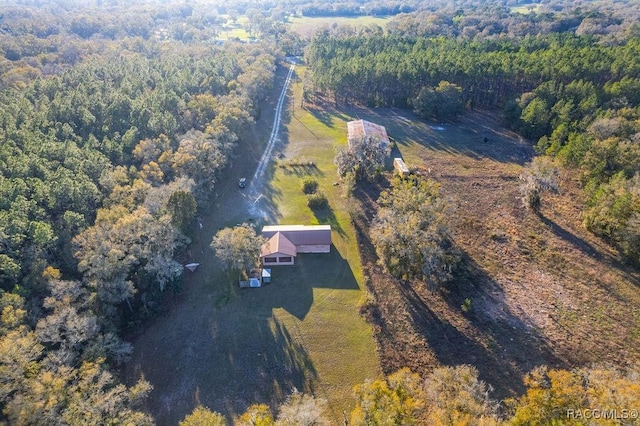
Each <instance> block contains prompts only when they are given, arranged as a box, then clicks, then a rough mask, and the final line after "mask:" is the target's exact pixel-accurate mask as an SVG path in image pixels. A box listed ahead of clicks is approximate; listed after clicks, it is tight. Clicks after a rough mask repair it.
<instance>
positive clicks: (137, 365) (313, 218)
mask: <svg viewBox="0 0 640 426" xmlns="http://www.w3.org/2000/svg"><path fill="white" fill-rule="evenodd" d="M286 71H287V70H286V69H284V68H283V69H282V70H281V72H280V73H279V74H280V77H279V83H278V84H276V89H275V90H274V93H273V94H272V95H271V102H270V103H267V104H265V105H264V106H263V114H262V118H261V120H260V122H259V123H257V126H256V135H255V142H254V143H253V144H250V146H247V147H245V148H244V150H243V152H240V153H239V154H238V156H237V157H236V158H235V159H234V164H233V167H232V168H231V169H230V170H228V171H227V173H226V175H225V177H224V180H223V181H222V182H221V183H220V185H219V188H218V189H219V191H218V198H217V199H216V200H215V202H213V203H212V206H211V208H210V210H209V211H208V213H207V215H206V216H205V217H203V228H202V229H200V230H198V235H197V238H196V241H195V242H194V243H193V245H192V249H191V257H190V258H189V259H188V260H189V261H195V262H200V263H201V266H200V267H199V268H198V270H197V271H196V272H195V273H194V274H189V275H187V276H186V280H185V284H184V290H183V292H182V293H181V294H179V295H177V296H176V298H175V300H174V302H173V306H171V308H170V309H169V310H168V311H167V312H166V314H165V315H164V316H162V317H160V318H158V319H156V320H154V321H153V323H151V324H149V326H148V328H147V329H146V330H144V332H143V333H141V334H140V335H139V336H137V337H136V338H135V339H133V344H134V347H135V352H134V355H133V358H132V360H131V361H130V362H129V363H128V364H127V368H126V371H125V376H126V379H127V381H128V382H133V381H135V380H136V379H137V378H138V377H140V376H141V375H144V377H145V378H146V379H147V380H149V381H150V382H151V383H152V384H153V386H154V390H153V392H152V394H151V397H150V399H149V401H148V403H147V410H148V411H149V412H150V413H152V414H153V415H154V416H155V418H156V420H157V421H158V423H159V424H176V423H177V422H178V421H180V420H182V419H183V418H184V416H185V414H187V413H189V412H191V410H193V408H194V407H195V406H196V405H197V404H203V405H205V406H207V407H209V408H210V409H212V410H215V411H219V412H222V413H224V414H226V415H228V416H229V417H233V416H234V415H238V414H241V413H242V412H243V411H244V410H246V408H247V407H248V406H249V405H251V404H254V403H266V404H269V405H271V406H272V407H275V406H277V405H278V404H279V403H281V402H282V401H283V400H284V399H285V398H286V396H287V395H288V394H289V393H290V392H291V391H292V389H293V388H296V389H298V390H300V391H303V392H312V393H313V394H315V395H316V396H318V397H322V398H326V399H327V400H328V402H329V409H330V415H331V416H332V417H333V419H334V420H335V421H336V422H338V421H340V420H341V419H342V413H343V411H345V410H346V411H347V412H348V411H349V410H350V409H351V407H352V404H353V395H352V387H353V385H355V384H357V383H360V382H363V381H364V380H366V379H367V378H375V377H376V376H377V375H378V374H379V373H380V367H379V362H378V357H377V354H376V349H375V343H374V338H373V330H372V328H371V326H370V325H369V324H367V323H366V322H365V320H364V319H363V318H362V317H361V316H359V314H358V304H359V302H360V300H361V298H362V294H363V293H362V290H361V289H362V287H363V272H362V268H361V267H360V266H359V265H360V262H359V256H358V251H357V242H356V241H357V240H356V237H355V232H354V229H353V227H352V225H351V224H350V221H349V218H348V215H347V214H346V213H345V209H344V207H343V204H342V203H343V200H342V199H341V198H340V196H339V190H340V189H339V188H336V187H334V186H333V182H334V181H335V176H336V171H335V166H334V165H333V146H334V144H336V143H345V136H344V125H331V124H330V123H325V122H322V121H320V120H318V119H317V118H316V117H314V116H312V115H311V114H309V113H306V112H305V113H303V112H302V111H299V110H297V109H296V111H295V113H294V112H293V111H291V112H290V113H285V114H284V115H283V117H282V120H283V121H282V126H283V130H282V136H281V138H280V141H279V142H278V144H277V145H276V148H275V150H274V157H276V156H278V155H279V154H284V157H283V158H282V159H281V160H279V161H280V162H283V163H284V162H286V163H287V164H290V165H288V166H287V167H285V168H282V167H278V166H276V165H275V162H276V161H277V159H276V158H274V162H272V164H271V167H269V168H268V169H267V172H266V174H265V177H264V181H262V182H250V187H251V191H242V190H240V189H238V187H237V182H238V178H240V177H241V176H245V177H250V176H252V175H253V171H254V169H255V166H256V164H257V163H258V160H259V158H260V155H261V153H262V149H263V148H264V143H265V142H266V140H267V139H268V135H269V133H270V131H271V122H272V121H273V108H274V106H275V100H276V99H277V98H278V95H279V88H280V87H282V86H281V84H282V81H283V80H284V76H285V75H286ZM299 90H300V89H299V87H298V86H297V85H296V87H295V92H294V93H295V96H297V97H299ZM290 97H291V100H290V101H289V104H288V105H289V108H290V109H291V108H293V107H294V105H295V103H294V102H293V95H290ZM298 102H299V101H298ZM298 105H299V103H298ZM298 105H296V107H297V106H298ZM341 126H342V127H341ZM310 132H311V133H310ZM303 156H304V157H305V158H306V159H307V160H312V161H313V162H314V166H312V167H308V166H307V167H300V166H294V165H293V163H294V162H295V161H294V160H295V159H299V158H301V157H303ZM289 160H290V161H289ZM307 175H312V176H314V177H315V178H316V179H317V180H318V182H319V184H320V188H321V190H323V191H324V192H325V194H326V195H327V197H328V198H329V200H330V206H331V208H330V209H327V210H325V211H323V212H320V213H318V214H314V213H313V212H312V211H311V210H309V208H308V207H306V199H305V198H304V196H303V194H302V191H301V179H302V177H304V176H307ZM247 189H249V188H247ZM254 190H255V191H256V193H257V194H258V195H257V196H256V197H255V198H253V195H252V194H253V193H254V192H253V191H254ZM256 200H257V201H256ZM244 221H252V222H254V223H256V224H257V225H258V227H261V225H262V223H271V224H273V223H306V224H310V223H331V224H332V226H333V228H334V230H335V232H334V233H333V243H334V246H333V247H332V252H331V254H329V255H301V256H299V258H298V259H297V261H296V263H297V265H296V266H295V267H280V268H273V284H271V285H269V286H266V287H264V288H261V289H248V290H240V289H239V288H238V287H237V284H234V283H232V282H231V280H230V279H229V277H227V276H226V275H225V274H224V273H223V272H222V269H221V267H220V265H219V264H218V262H217V261H216V259H215V258H214V257H213V254H212V253H211V252H210V250H209V248H208V244H209V242H210V241H211V238H212V236H213V235H214V234H215V232H217V230H218V229H220V228H222V227H225V226H232V225H235V224H238V223H242V222H244Z"/></svg>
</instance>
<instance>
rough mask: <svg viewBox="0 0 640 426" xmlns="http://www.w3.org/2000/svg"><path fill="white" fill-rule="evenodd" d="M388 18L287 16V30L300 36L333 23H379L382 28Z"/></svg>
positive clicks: (364, 24)
mask: <svg viewBox="0 0 640 426" xmlns="http://www.w3.org/2000/svg"><path fill="white" fill-rule="evenodd" d="M388 20H389V18H387V17H377V16H358V17H353V18H350V17H317V18H316V17H308V16H296V17H293V18H289V30H290V31H293V32H296V33H298V34H300V35H301V36H304V37H308V36H312V35H313V34H314V33H315V32H316V31H318V30H319V29H322V28H324V27H330V26H331V25H333V24H337V25H351V26H354V27H365V26H368V25H379V26H381V27H382V28H384V27H385V26H386V25H387V22H388Z"/></svg>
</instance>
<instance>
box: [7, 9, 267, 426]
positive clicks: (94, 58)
mask: <svg viewBox="0 0 640 426" xmlns="http://www.w3.org/2000/svg"><path fill="white" fill-rule="evenodd" d="M47 7H49V8H50V7H51V5H50V6H47ZM50 12H51V11H50V10H47V9H46V8H44V9H38V8H20V7H16V8H6V10H3V11H2V21H1V23H2V35H1V37H2V47H3V48H2V51H3V59H2V65H1V67H2V75H1V77H0V80H1V81H2V87H3V90H2V91H1V92H0V98H1V101H0V105H2V107H1V108H0V116H1V118H0V122H1V123H2V125H1V130H0V288H1V289H2V290H1V291H2V296H1V300H2V330H1V332H0V335H1V339H2V341H1V344H0V348H1V349H0V360H1V361H0V365H1V367H0V370H1V373H0V374H1V376H2V379H1V382H2V393H1V397H0V400H1V404H2V409H3V413H4V415H5V416H6V419H7V420H9V421H10V422H12V423H17V424H55V423H60V422H62V423H66V424H76V423H78V422H79V421H80V418H82V422H88V423H93V424H99V423H102V422H104V421H106V420H107V419H109V421H110V422H115V423H134V424H145V423H150V422H151V418H150V417H148V415H146V414H142V413H140V412H137V411H135V406H136V404H137V403H138V402H139V401H140V399H141V398H143V397H144V395H146V393H147V392H148V391H149V385H148V384H147V383H146V382H144V381H141V382H140V383H139V384H138V385H137V386H135V387H133V388H129V389H126V388H124V387H123V386H122V385H119V384H118V383H117V380H116V379H115V378H114V376H113V374H112V373H110V371H109V370H110V366H113V365H117V364H119V363H121V362H122V361H123V360H125V359H126V358H127V355H128V354H129V353H130V350H131V346H130V345H129V344H128V343H126V342H124V341H122V340H121V337H120V336H121V335H122V333H123V332H124V331H126V330H128V329H131V328H132V327H135V326H136V324H138V323H140V321H143V320H145V319H146V318H149V317H151V316H153V315H154V314H155V312H157V309H158V307H159V305H160V303H161V300H162V297H163V293H164V292H166V291H168V290H169V289H173V290H176V291H177V290H178V289H179V287H180V282H181V274H182V265H181V264H180V263H178V261H177V260H176V259H178V258H179V257H180V255H181V253H182V252H183V251H184V250H185V248H186V247H187V245H188V243H189V239H190V238H189V235H190V232H191V231H190V229H191V227H192V222H193V220H194V218H195V216H196V214H197V211H198V206H202V205H206V202H207V200H208V199H209V197H210V196H211V195H212V191H213V189H214V188H215V185H216V180H217V178H218V176H219V174H220V172H221V170H222V169H224V167H225V166H227V165H228V164H230V163H231V162H232V161H233V153H234V147H235V146H236V145H237V144H239V143H242V141H243V138H244V137H245V134H246V132H247V131H248V129H249V125H250V123H251V122H252V121H253V120H254V119H255V118H256V117H258V116H259V115H260V111H259V108H258V106H257V105H258V102H259V101H260V100H261V99H263V98H264V96H265V93H266V91H268V90H270V88H271V87H272V85H273V77H274V71H275V51H274V48H273V46H272V44H270V42H268V41H265V42H263V43H262V44H250V45H248V44H239V43H228V44H226V45H224V46H215V45H213V44H212V43H199V42H195V41H191V42H189V43H186V44H185V42H184V41H183V40H180V39H179V37H176V38H174V39H173V40H167V39H164V40H162V39H161V37H160V36H161V35H162V34H161V33H158V34H159V35H158V34H156V35H157V36H153V35H152V34H151V31H154V27H153V25H152V24H153V19H154V16H153V15H152V13H151V12H150V11H149V12H147V13H146V14H144V15H142V16H140V15H138V14H137V13H135V11H128V10H125V14H124V15H125V16H121V15H120V14H119V13H118V10H117V8H116V10H113V11H112V12H111V13H109V12H108V11H106V10H103V11H102V12H101V13H102V17H101V18H98V17H97V16H96V15H92V14H82V13H76V12H74V11H73V9H72V8H71V4H69V5H67V7H66V8H65V7H64V6H63V11H61V12H60V13H57V14H55V13H50ZM154 13H156V14H158V15H156V16H155V19H160V18H159V17H158V16H161V17H162V19H163V20H164V22H167V20H168V21H171V19H172V17H184V16H185V13H187V12H186V11H185V10H184V9H180V8H179V7H178V6H175V8H173V6H167V7H166V9H165V11H164V13H165V15H164V16H163V15H162V13H163V12H162V10H157V11H156V12H154ZM174 13H175V14H174ZM190 13H191V11H189V14H190ZM145 23H151V24H149V25H148V26H145ZM194 25H195V24H194ZM182 38H184V35H183V37H182Z"/></svg>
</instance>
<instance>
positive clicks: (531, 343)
mask: <svg viewBox="0 0 640 426" xmlns="http://www.w3.org/2000/svg"><path fill="white" fill-rule="evenodd" d="M408 292H409V293H411V291H408ZM441 294H442V299H443V300H444V301H445V302H446V303H447V304H448V305H449V308H450V312H456V311H457V312H459V316H458V318H457V320H456V322H458V323H459V324H460V325H461V328H463V329H464V330H466V335H468V336H470V337H472V341H471V342H469V341H465V338H463V337H461V336H458V335H457V334H456V333H453V334H452V335H449V336H448V337H447V339H445V341H444V342H442V343H443V344H441V345H434V349H435V350H436V353H437V354H438V357H439V358H440V359H441V361H442V362H443V363H444V364H447V365H455V364H472V365H474V366H476V367H477V368H478V371H479V373H480V378H481V379H482V380H484V381H486V382H487V383H489V384H491V385H492V386H493V388H494V390H495V394H494V396H495V397H498V398H505V397H510V396H514V395H517V394H521V393H522V392H524V390H525V388H524V385H523V383H522V377H523V376H524V374H526V373H528V372H529V371H531V370H532V369H533V368H535V367H536V366H539V365H548V366H550V367H552V368H567V367H568V366H567V365H566V363H565V361H563V360H562V359H560V358H559V357H558V356H556V354H555V353H554V350H553V348H552V347H550V346H549V344H548V343H547V341H546V340H545V339H544V338H543V337H542V335H541V334H540V333H539V331H538V330H537V329H536V327H535V326H534V324H533V321H529V319H528V318H527V317H526V316H525V315H524V314H523V313H521V312H513V311H512V309H511V308H509V306H507V303H505V300H504V299H505V298H504V291H503V289H502V287H501V286H500V285H499V284H498V283H497V282H496V281H495V280H493V279H492V278H491V277H490V276H488V275H487V274H486V273H485V272H484V271H483V270H482V268H480V267H479V266H478V265H477V264H476V263H475V261H474V260H473V259H472V258H471V257H470V256H468V255H467V254H466V253H464V252H463V254H462V256H461V263H460V265H459V268H458V270H457V272H456V274H455V277H454V280H452V282H451V283H449V284H447V285H446V286H445V288H444V289H443V291H442V292H441ZM410 296H411V297H407V299H408V300H412V304H416V305H417V306H419V307H420V308H421V309H428V306H426V305H425V304H424V303H423V301H424V297H421V295H418V294H415V295H410ZM465 299H469V300H470V301H471V310H470V311H469V312H468V313H466V314H464V313H463V312H462V309H461V305H462V304H463V303H464V301H465ZM446 331H447V329H445V332H446ZM425 332H427V333H431V335H432V337H435V338H437V335H434V334H433V331H432V330H426V329H425ZM458 339H459V340H460V341H459V342H458ZM467 340H468V339H467Z"/></svg>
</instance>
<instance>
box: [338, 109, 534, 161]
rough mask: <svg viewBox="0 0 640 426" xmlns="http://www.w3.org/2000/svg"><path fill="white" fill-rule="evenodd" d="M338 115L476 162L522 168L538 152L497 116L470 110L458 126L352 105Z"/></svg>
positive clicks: (399, 140) (399, 141) (400, 141)
mask: <svg viewBox="0 0 640 426" xmlns="http://www.w3.org/2000/svg"><path fill="white" fill-rule="evenodd" d="M338 112H342V113H344V114H347V115H349V116H351V117H354V119H365V120H369V121H372V122H374V123H377V124H380V125H383V126H385V127H386V129H387V133H388V134H389V136H390V137H391V138H393V139H394V140H395V141H396V144H397V145H399V146H404V145H408V144H411V143H417V144H421V145H423V146H425V147H427V148H429V149H433V150H438V151H444V152H447V153H450V154H462V155H465V156H468V157H470V158H473V159H476V160H479V159H481V158H485V157H486V158H489V159H493V160H495V161H499V162H501V163H516V164H520V165H523V164H524V163H526V162H528V161H531V158H532V157H533V153H534V151H533V148H532V146H531V144H530V143H528V142H526V141H524V140H522V139H520V138H519V137H518V135H516V134H515V133H513V132H511V131H509V130H507V129H504V128H503V127H502V125H501V124H500V123H499V122H498V121H497V120H496V118H495V116H494V115H492V114H490V113H487V112H482V111H468V112H466V113H465V114H463V115H462V116H461V117H460V119H459V120H458V121H456V122H454V123H435V122H428V121H425V120H424V119H422V118H420V117H418V116H417V115H416V114H415V113H413V112H412V111H410V110H404V109H398V108H375V109H372V108H364V107H358V106H353V105H351V106H343V107H341V109H339V110H338Z"/></svg>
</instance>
